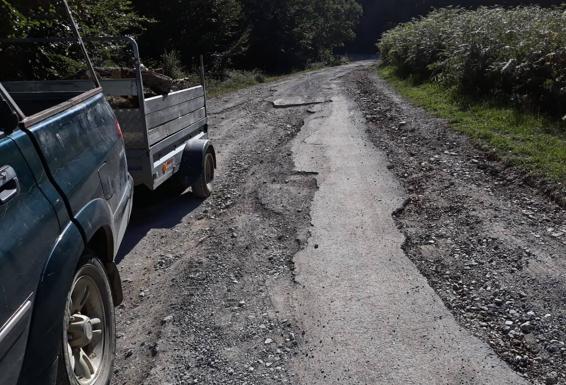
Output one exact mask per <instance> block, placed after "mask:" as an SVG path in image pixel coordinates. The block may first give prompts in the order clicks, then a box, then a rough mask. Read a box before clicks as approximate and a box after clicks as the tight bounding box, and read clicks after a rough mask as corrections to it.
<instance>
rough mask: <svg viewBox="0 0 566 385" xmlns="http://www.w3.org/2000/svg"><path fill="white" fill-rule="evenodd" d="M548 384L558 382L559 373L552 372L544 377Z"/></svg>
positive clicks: (552, 384)
mask: <svg viewBox="0 0 566 385" xmlns="http://www.w3.org/2000/svg"><path fill="white" fill-rule="evenodd" d="M544 382H545V383H546V385H554V384H557V383H558V373H556V372H550V373H549V374H548V375H547V376H546V378H545V379H544Z"/></svg>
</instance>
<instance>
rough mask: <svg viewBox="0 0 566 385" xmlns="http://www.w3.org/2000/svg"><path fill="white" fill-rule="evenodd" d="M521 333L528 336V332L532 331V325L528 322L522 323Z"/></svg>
mask: <svg viewBox="0 0 566 385" xmlns="http://www.w3.org/2000/svg"><path fill="white" fill-rule="evenodd" d="M521 331H522V332H523V333H525V334H529V333H530V332H532V331H533V325H532V324H531V323H530V322H529V321H527V322H525V323H522V324H521Z"/></svg>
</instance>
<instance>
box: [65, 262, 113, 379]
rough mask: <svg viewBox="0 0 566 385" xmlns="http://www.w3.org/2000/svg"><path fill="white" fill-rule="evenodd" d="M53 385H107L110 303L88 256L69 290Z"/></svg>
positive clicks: (98, 268)
mask: <svg viewBox="0 0 566 385" xmlns="http://www.w3.org/2000/svg"><path fill="white" fill-rule="evenodd" d="M61 337H62V338H61V347H60V349H61V354H60V355H59V368H58V373H57V385H109V384H110V381H111V379H112V370H113V366H114V355H115V353H116V325H115V313H114V303H113V301H112V292H111V290H110V283H109V282H108V277H107V275H106V272H105V270H104V267H103V266H102V263H101V262H100V261H99V260H98V259H97V258H94V257H92V256H91V255H89V256H88V259H87V261H86V262H85V263H84V264H83V265H81V266H80V267H79V269H78V270H77V272H76V274H75V277H74V279H73V283H72V285H71V289H70V290H69V293H68V297H67V303H66V306H65V314H64V315H63V333H62V336H61Z"/></svg>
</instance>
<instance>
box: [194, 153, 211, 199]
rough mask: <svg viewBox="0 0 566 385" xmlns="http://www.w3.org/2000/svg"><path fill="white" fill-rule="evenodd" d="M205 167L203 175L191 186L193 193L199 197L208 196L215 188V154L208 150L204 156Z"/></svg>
mask: <svg viewBox="0 0 566 385" xmlns="http://www.w3.org/2000/svg"><path fill="white" fill-rule="evenodd" d="M202 167H203V169H202V172H201V175H200V176H199V178H198V179H197V180H196V182H195V183H194V184H193V185H192V186H191V187H192V190H193V195H194V196H196V197H197V198H202V199H205V198H208V197H209V196H210V194H212V190H213V188H214V167H215V166H214V155H213V154H212V152H210V151H209V152H207V153H206V155H205V156H204V161H203V166H202Z"/></svg>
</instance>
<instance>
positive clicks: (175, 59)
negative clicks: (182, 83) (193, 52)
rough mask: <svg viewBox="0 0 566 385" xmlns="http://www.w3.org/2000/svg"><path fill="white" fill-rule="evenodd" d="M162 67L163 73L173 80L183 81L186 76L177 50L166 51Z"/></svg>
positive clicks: (162, 57) (162, 56) (162, 58)
mask: <svg viewBox="0 0 566 385" xmlns="http://www.w3.org/2000/svg"><path fill="white" fill-rule="evenodd" d="M161 65H162V68H163V73H164V74H165V75H167V76H169V77H172V78H173V79H181V78H184V77H185V76H186V74H185V70H184V69H183V63H182V62H181V59H180V58H179V53H178V52H177V51H175V50H173V51H169V52H167V51H165V52H164V53H163V55H161Z"/></svg>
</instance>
